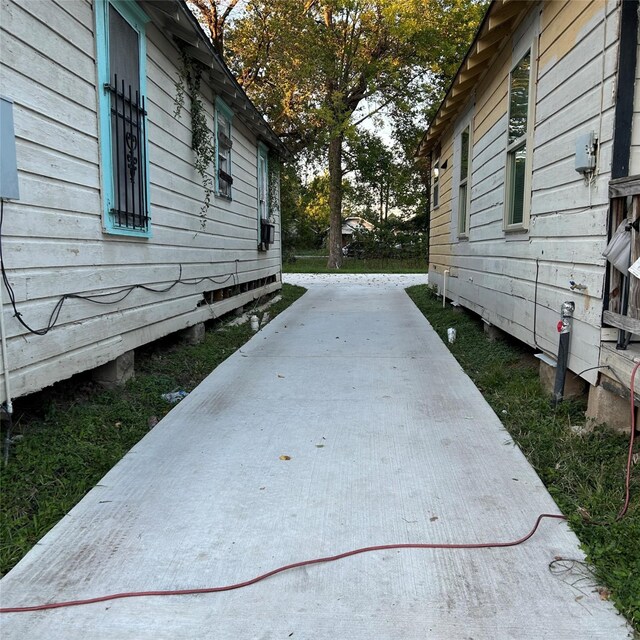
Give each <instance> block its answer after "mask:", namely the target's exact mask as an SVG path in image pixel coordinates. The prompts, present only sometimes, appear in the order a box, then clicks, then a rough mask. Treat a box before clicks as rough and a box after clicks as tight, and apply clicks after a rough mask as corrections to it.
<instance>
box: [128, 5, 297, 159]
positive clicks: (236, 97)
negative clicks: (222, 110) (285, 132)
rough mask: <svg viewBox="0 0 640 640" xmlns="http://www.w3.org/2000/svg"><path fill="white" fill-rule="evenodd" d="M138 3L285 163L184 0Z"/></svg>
mask: <svg viewBox="0 0 640 640" xmlns="http://www.w3.org/2000/svg"><path fill="white" fill-rule="evenodd" d="M138 3H139V4H140V5H141V6H142V8H143V9H144V10H145V12H146V13H147V15H148V16H149V17H150V18H151V21H152V22H153V23H154V24H155V25H156V26H157V27H158V28H159V29H161V30H162V31H163V32H165V33H168V34H170V35H171V36H173V37H174V38H175V39H177V40H179V41H180V42H182V43H183V44H184V46H185V50H186V52H187V53H188V54H189V55H190V56H191V57H193V58H195V59H196V60H198V61H199V62H200V63H201V64H203V65H204V66H205V67H206V68H207V69H208V70H209V73H210V75H211V77H212V78H213V79H214V80H215V82H216V86H215V93H216V94H218V95H220V97H221V98H222V99H223V100H224V101H225V102H226V103H228V104H229V106H230V107H231V108H232V110H233V112H234V113H235V114H236V115H237V116H238V117H239V118H240V120H242V121H243V122H244V123H245V124H246V125H247V127H248V128H249V129H250V130H251V131H252V132H253V133H254V134H255V135H256V136H257V137H258V139H260V140H262V141H263V142H265V144H267V145H268V146H270V147H271V148H273V149H274V150H276V151H277V152H278V154H280V155H281V156H282V157H283V158H284V159H288V160H290V159H291V158H292V155H291V152H290V151H289V149H287V147H286V145H285V144H284V143H283V142H282V140H280V138H279V137H278V136H277V134H276V133H275V132H274V131H273V129H271V127H270V126H269V124H268V123H267V122H266V120H265V119H264V117H263V116H262V114H261V113H260V112H259V111H258V109H257V108H256V106H255V105H254V104H253V102H251V100H250V99H249V97H248V96H247V94H246V93H245V91H244V89H243V88H242V87H241V86H240V84H239V83H238V81H237V80H236V78H235V76H234V75H233V73H232V72H231V70H230V69H229V67H227V65H226V63H225V62H224V60H222V58H221V57H220V56H219V55H218V53H217V52H216V50H215V49H214V47H213V44H212V43H211V41H210V40H209V38H208V36H207V35H206V33H205V32H204V31H203V30H202V27H201V26H200V24H199V23H198V20H197V19H196V17H195V16H194V15H193V13H192V12H191V10H190V9H189V7H188V5H187V3H186V2H185V0H171V1H170V2H167V1H166V0H138Z"/></svg>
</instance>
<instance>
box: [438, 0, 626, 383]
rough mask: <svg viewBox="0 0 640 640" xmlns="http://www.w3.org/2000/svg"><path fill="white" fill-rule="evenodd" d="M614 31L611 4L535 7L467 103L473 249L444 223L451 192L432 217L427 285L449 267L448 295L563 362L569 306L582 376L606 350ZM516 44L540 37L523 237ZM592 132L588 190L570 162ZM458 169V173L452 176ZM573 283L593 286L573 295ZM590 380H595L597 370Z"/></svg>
mask: <svg viewBox="0 0 640 640" xmlns="http://www.w3.org/2000/svg"><path fill="white" fill-rule="evenodd" d="M528 24H529V26H527V25H528ZM536 25H537V26H536ZM520 31H522V33H520ZM536 32H537V33H538V35H537V36H536V35H535V34H536ZM617 33H618V8H617V5H616V2H614V1H609V2H606V3H605V2H602V1H600V0H594V1H593V2H545V3H541V4H536V5H532V10H531V12H530V14H529V15H528V16H527V17H526V18H525V19H524V20H523V22H522V24H521V29H519V30H517V31H516V33H514V36H513V37H512V38H510V39H509V41H508V42H507V44H506V45H505V47H504V48H503V50H502V51H501V52H500V53H499V54H498V55H497V57H496V60H495V62H494V63H493V64H492V66H491V67H490V68H489V69H488V70H487V72H486V73H485V74H484V76H483V77H482V78H481V79H480V81H479V82H478V84H477V86H476V90H475V96H474V100H473V104H472V105H470V108H472V109H473V110H474V116H473V120H472V122H473V134H472V135H473V151H472V176H471V215H470V228H469V238H468V240H463V239H460V240H458V239H457V237H456V236H457V216H455V215H449V218H448V219H447V213H451V214H454V213H455V211H456V206H455V197H456V195H455V193H454V194H453V200H454V206H453V207H451V206H450V205H448V204H447V202H446V201H445V198H446V197H447V196H446V195H445V193H444V190H443V194H442V203H441V207H440V209H441V210H442V212H439V211H436V212H434V213H432V225H435V229H433V230H432V233H431V248H430V261H431V265H430V281H431V282H435V283H436V284H442V278H443V275H442V274H443V270H444V269H445V268H446V269H449V270H450V278H449V282H448V285H447V296H448V297H451V298H453V299H454V300H456V301H457V302H459V303H460V304H462V305H464V306H466V307H468V308H470V309H472V310H474V311H476V312H477V313H479V314H481V315H482V317H483V318H484V319H486V320H487V321H488V322H490V323H492V324H494V325H496V326H498V327H500V328H501V329H503V330H505V331H507V332H508V333H510V334H512V335H514V336H516V337H517V338H518V339H520V340H522V341H524V342H526V343H528V344H530V345H532V346H535V345H536V344H537V345H538V346H539V347H541V348H542V349H544V350H545V351H547V352H549V353H552V354H555V353H556V351H557V344H558V338H557V335H558V334H557V331H556V324H557V321H558V319H559V313H560V307H561V304H562V302H563V301H565V300H574V301H575V303H576V312H575V320H574V332H573V335H572V347H571V356H570V361H569V366H570V368H571V369H572V370H573V371H575V372H581V371H583V370H584V369H586V368H588V367H593V366H596V365H597V364H598V356H599V349H600V328H601V313H602V295H603V281H604V273H605V270H604V260H603V258H602V256H601V253H602V251H603V249H604V247H605V245H606V225H607V207H608V193H607V185H608V180H609V177H610V163H611V148H612V132H613V112H614V104H613V95H614V93H613V88H614V86H615V80H616V61H617V53H618V52H617ZM519 37H522V38H530V39H533V38H534V37H537V39H538V56H539V57H538V65H537V76H536V87H535V90H536V108H535V129H534V146H533V171H532V187H531V217H530V223H529V228H528V230H527V231H523V232H519V233H506V232H505V231H504V224H503V219H504V198H505V195H504V192H505V165H506V148H507V126H508V83H509V73H510V69H511V67H512V65H513V64H515V62H517V60H515V59H514V58H513V51H514V48H517V46H518V38H519ZM532 90H533V87H532ZM453 130H454V129H453V128H452V129H451V131H450V132H449V133H448V134H447V135H446V136H445V137H444V138H443V139H442V141H441V144H442V147H443V148H445V147H452V146H453V145H454V140H453V139H452V132H453ZM589 131H594V132H595V133H596V134H597V135H598V138H599V141H600V144H599V160H598V171H597V173H596V175H595V178H594V180H593V181H592V183H591V184H586V183H585V180H584V179H583V177H582V176H581V175H580V174H578V173H577V172H576V171H575V170H574V157H575V149H576V138H577V136H578V135H580V134H584V133H588V132H589ZM458 170H459V169H458V168H457V167H454V166H453V165H450V167H449V170H448V173H451V172H452V171H458ZM449 197H451V192H450V193H449ZM536 275H537V278H536ZM571 280H573V281H575V282H576V283H577V284H579V285H583V286H584V287H586V288H585V289H582V290H574V291H572V290H571V289H570V281H571ZM534 300H537V305H534ZM536 306H537V310H536ZM534 319H535V335H534ZM584 377H585V378H586V379H588V380H589V381H595V378H596V372H594V371H591V372H588V373H586V374H585V375H584Z"/></svg>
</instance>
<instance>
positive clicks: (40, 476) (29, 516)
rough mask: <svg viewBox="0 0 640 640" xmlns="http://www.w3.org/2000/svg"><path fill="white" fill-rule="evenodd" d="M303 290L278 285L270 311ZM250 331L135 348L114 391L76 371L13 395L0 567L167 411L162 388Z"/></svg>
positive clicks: (201, 371)
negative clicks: (127, 373)
mask: <svg viewBox="0 0 640 640" xmlns="http://www.w3.org/2000/svg"><path fill="white" fill-rule="evenodd" d="M304 292H305V289H303V288H302V287H296V286H292V285H286V284H285V285H284V286H283V289H282V300H281V301H279V302H277V303H276V304H274V305H273V306H271V307H270V308H269V313H270V315H271V317H275V316H276V315H277V314H278V313H280V312H281V311H283V310H284V309H286V308H287V307H288V306H289V305H290V304H292V303H293V302H294V301H295V300H297V299H298V298H299V297H300V296H301V295H302V294H303V293H304ZM252 335H253V332H252V331H251V327H250V325H249V323H247V324H245V325H241V326H236V327H221V328H220V327H219V325H218V328H217V329H212V330H208V331H207V333H206V337H205V341H204V342H203V343H202V344H199V345H196V346H187V345H184V344H180V343H176V341H175V338H174V337H171V336H170V337H168V338H165V339H163V340H159V341H157V342H154V343H152V344H151V345H147V346H146V347H143V348H141V349H138V350H136V377H135V379H133V380H130V381H129V382H128V383H127V384H126V385H125V386H124V387H122V388H120V389H117V390H114V391H105V390H104V389H101V388H100V387H98V386H97V385H96V384H94V383H93V382H92V381H91V380H90V378H89V377H88V376H78V377H77V378H76V379H73V380H71V381H67V382H64V383H61V384H58V385H55V386H54V387H51V388H50V389H48V390H46V391H44V392H41V393H39V394H34V395H32V396H29V397H28V398H22V399H18V400H17V401H16V402H15V405H14V417H15V426H14V434H15V435H14V438H13V444H12V446H11V451H10V457H9V464H8V465H7V466H4V467H3V468H2V471H1V473H0V486H1V488H2V505H1V508H0V571H1V572H2V573H3V574H4V573H6V572H7V571H9V570H10V569H11V568H12V567H13V566H14V565H15V564H16V563H17V562H18V561H19V560H20V559H21V558H22V557H23V556H24V555H25V554H26V553H27V551H29V549H30V548H31V547H32V546H33V545H34V544H35V543H36V542H37V541H38V540H39V539H40V538H41V537H42V536H43V535H44V534H45V533H46V532H47V531H48V530H49V529H51V527H53V525H55V524H56V523H57V522H58V520H60V518H62V517H63V516H64V515H65V514H66V513H67V512H68V511H69V510H70V509H71V508H72V507H73V506H74V505H75V504H76V503H77V502H79V501H80V500H81V498H82V497H83V496H84V495H85V494H86V493H87V492H88V491H89V490H90V489H91V488H92V487H93V486H94V485H95V484H96V482H98V480H100V478H101V477H102V476H103V475H104V474H105V473H106V472H107V471H109V469H111V467H113V466H114V465H115V464H116V462H118V461H119V460H120V458H122V456H124V454H125V453H127V451H129V449H130V448H131V447H132V446H133V445H134V444H136V443H137V442H138V441H139V440H140V439H141V438H142V437H143V436H144V435H145V434H146V433H147V432H148V431H149V429H150V428H152V427H153V426H154V425H155V423H156V422H157V421H158V420H160V419H161V418H162V417H163V416H164V415H165V414H166V413H168V412H169V410H170V409H171V408H172V406H173V405H171V404H169V403H168V402H166V401H165V400H163V399H162V397H161V395H162V394H163V393H167V392H171V391H174V390H178V389H184V390H186V391H190V390H191V389H193V388H194V387H195V386H196V385H198V384H199V383H200V382H201V381H202V380H203V379H204V378H205V377H206V376H207V375H209V373H211V371H212V370H213V369H215V368H216V367H217V366H218V365H219V364H220V363H221V362H222V361H224V360H225V359H226V358H227V357H228V356H230V355H231V354H232V353H233V352H234V351H236V350H237V349H239V348H240V347H241V346H242V345H243V344H244V343H245V342H247V340H249V338H251V336H252ZM2 439H3V440H4V433H3V434H2Z"/></svg>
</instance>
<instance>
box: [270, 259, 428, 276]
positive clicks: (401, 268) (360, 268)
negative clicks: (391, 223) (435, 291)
mask: <svg viewBox="0 0 640 640" xmlns="http://www.w3.org/2000/svg"><path fill="white" fill-rule="evenodd" d="M428 268H429V264H428V262H427V260H426V258H363V259H358V258H345V260H344V262H343V264H342V267H341V268H340V269H339V270H338V271H337V272H336V270H335V269H328V268H327V258H326V257H312V258H298V259H297V260H296V261H295V262H293V263H285V264H283V265H282V270H283V271H284V272H285V273H427V271H428Z"/></svg>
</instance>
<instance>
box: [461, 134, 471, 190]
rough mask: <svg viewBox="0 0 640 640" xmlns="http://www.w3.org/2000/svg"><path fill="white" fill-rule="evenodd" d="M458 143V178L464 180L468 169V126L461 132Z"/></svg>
mask: <svg viewBox="0 0 640 640" xmlns="http://www.w3.org/2000/svg"><path fill="white" fill-rule="evenodd" d="M460 145H461V149H460V180H464V179H465V178H466V177H467V173H468V171H469V127H467V128H466V129H465V130H464V131H463V132H462V135H461V136H460Z"/></svg>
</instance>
